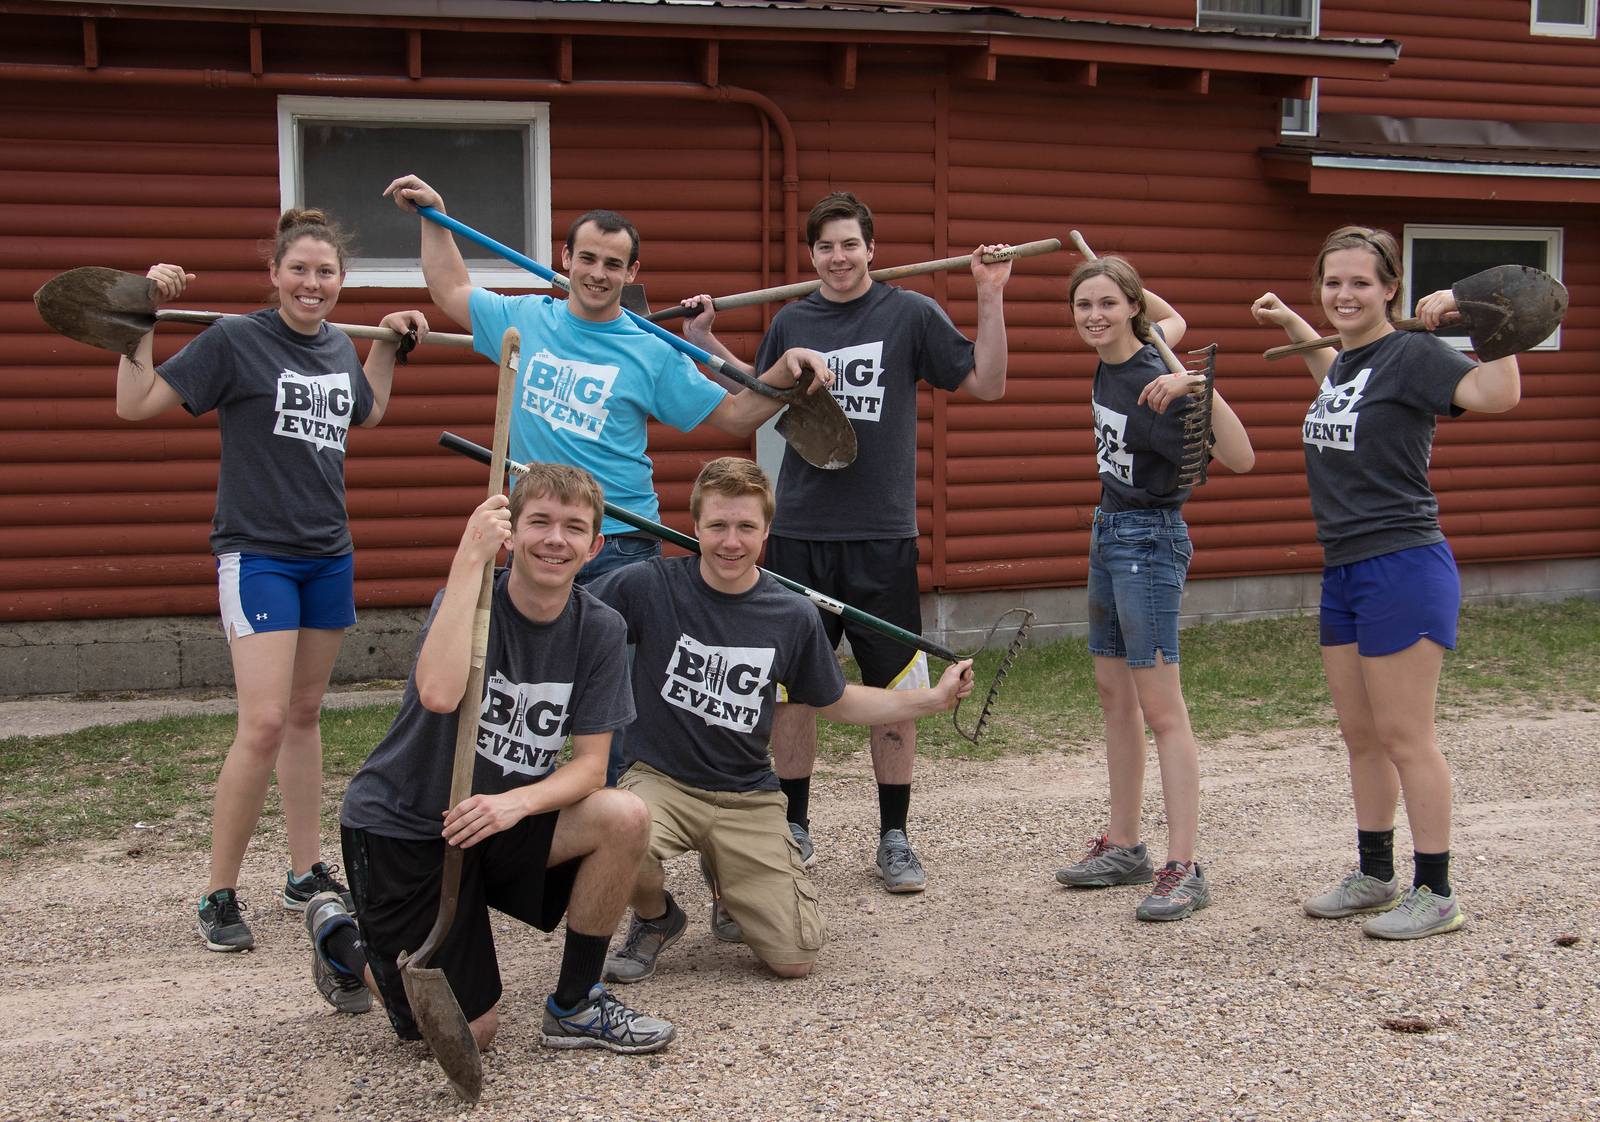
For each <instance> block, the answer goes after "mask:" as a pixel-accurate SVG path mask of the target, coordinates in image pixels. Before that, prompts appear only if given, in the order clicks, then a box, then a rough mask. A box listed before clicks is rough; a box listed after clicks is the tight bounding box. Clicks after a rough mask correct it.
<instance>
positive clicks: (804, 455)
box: [773, 371, 856, 471]
mask: <svg viewBox="0 0 1600 1122" xmlns="http://www.w3.org/2000/svg"><path fill="white" fill-rule="evenodd" d="M810 384H811V373H810V371H807V372H806V374H805V377H804V380H803V381H801V382H800V384H799V385H797V386H795V387H794V389H792V390H790V391H789V392H788V395H787V396H788V399H789V407H788V408H787V409H785V410H784V411H783V412H782V413H781V414H779V416H778V420H777V423H776V424H774V425H773V428H775V429H777V430H778V435H779V436H781V437H783V439H784V440H786V441H788V442H789V447H791V448H793V449H794V450H795V451H796V452H798V453H800V458H801V459H803V460H804V461H805V462H806V463H808V464H810V465H811V466H812V467H818V468H822V469H823V470H824V471H837V470H838V469H839V468H842V467H849V466H850V465H851V464H853V463H854V462H855V459H856V430H855V428H854V427H852V426H851V424H850V418H849V417H846V416H845V415H844V409H843V407H841V406H840V405H839V402H838V400H837V399H836V398H835V397H834V396H833V394H831V393H829V392H827V391H826V390H818V391H817V392H816V393H806V387H807V386H809V385H810Z"/></svg>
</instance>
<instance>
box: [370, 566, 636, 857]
mask: <svg viewBox="0 0 1600 1122" xmlns="http://www.w3.org/2000/svg"><path fill="white" fill-rule="evenodd" d="M509 576H510V570H509V569H502V570H500V572H499V573H498V574H497V576H496V578H495V583H494V600H493V602H492V604H491V607H490V610H489V611H490V614H489V647H488V652H487V655H486V657H485V661H484V665H483V702H482V705H481V707H480V709H479V714H478V759H477V763H476V767H475V768H474V770H473V774H472V793H473V794H474V795H497V794H500V793H501V792H504V791H510V790H513V789H515V788H517V787H526V786H527V785H528V784H530V783H537V782H539V780H541V779H543V778H544V777H545V776H547V775H549V774H550V772H551V771H552V770H554V768H555V764H556V756H557V755H558V754H559V753H560V751H561V748H562V745H564V744H565V743H566V740H567V737H568V736H587V735H589V734H591V733H599V732H611V731H613V730H615V729H619V728H622V727H623V726H624V725H626V724H627V723H628V722H629V721H631V720H633V693H632V691H631V690H630V689H629V688H628V648H627V644H626V643H625V642H624V639H623V635H624V632H625V628H624V626H623V623H622V620H621V619H620V618H619V617H618V615H617V613H616V612H614V611H612V610H611V609H610V608H608V607H606V606H605V605H604V604H602V603H600V601H598V600H596V599H595V598H594V597H593V596H590V595H589V594H588V593H587V592H585V591H584V590H583V589H581V588H574V589H573V590H572V596H571V598H570V599H569V600H568V601H567V606H566V608H565V609H563V610H562V612H561V614H560V615H559V616H557V617H556V618H555V619H553V620H551V621H550V622H549V623H536V622H534V621H533V620H531V619H529V618H528V617H527V616H525V615H523V614H522V613H521V612H519V611H517V609H516V606H515V605H514V604H512V602H511V594H510V593H509V592H508V591H507V590H506V581H507V580H508V579H509ZM443 598H444V591H443V590H442V589H441V590H440V592H439V594H438V595H437V596H435V597H434V598H433V608H432V609H431V610H430V611H429V612H428V622H427V624H426V625H424V626H423V629H422V638H423V640H424V641H426V640H427V638H428V629H429V628H430V627H432V626H433V617H434V616H435V615H436V614H437V613H438V611H439V602H440V601H441V600H442V599H443ZM456 727H457V722H456V714H455V713H435V712H433V711H432V710H430V709H428V708H426V707H425V706H424V705H423V704H422V699H421V697H419V696H418V694H417V670H416V667H415V666H413V667H412V668H411V677H410V678H409V679H408V680H407V681H406V690H405V694H404V695H403V696H402V697H401V699H400V712H399V713H398V714H397V715H396V716H395V719H394V724H392V725H390V726H389V731H388V732H387V733H386V734H384V738H383V739H382V740H380V741H379V742H378V746H377V747H376V748H374V749H373V750H372V754H371V755H370V756H368V757H367V762H366V763H364V764H362V765H361V770H360V771H358V772H356V775H355V778H354V779H352V780H350V787H349V789H348V790H346V791H345V794H344V806H343V807H342V808H341V809H340V811H339V821H340V822H341V823H342V824H344V825H346V826H349V827H351V828H353V829H360V830H370V831H371V832H372V833H374V834H381V835H382V836H384V837H390V838H403V839H406V840H410V841H429V840H432V839H434V838H437V837H438V836H439V832H440V830H441V829H442V828H443V826H444V817H443V816H444V812H445V810H446V809H447V804H448V803H449V801H450V773H451V770H452V768H453V766H454V760H455V747H456Z"/></svg>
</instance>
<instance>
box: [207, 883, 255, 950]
mask: <svg viewBox="0 0 1600 1122" xmlns="http://www.w3.org/2000/svg"><path fill="white" fill-rule="evenodd" d="M243 911H244V905H243V904H241V903H239V894H238V892H236V891H235V890H233V889H231V888H219V889H217V890H216V891H215V892H213V893H212V894H211V895H210V896H202V897H200V925H199V930H200V938H202V939H204V940H205V941H206V950H208V951H247V950H249V949H250V948H251V947H254V946H255V945H256V937H255V936H254V935H252V934H251V933H250V925H249V924H247V923H245V921H244V916H242V915H241V914H240V913H241V912H243Z"/></svg>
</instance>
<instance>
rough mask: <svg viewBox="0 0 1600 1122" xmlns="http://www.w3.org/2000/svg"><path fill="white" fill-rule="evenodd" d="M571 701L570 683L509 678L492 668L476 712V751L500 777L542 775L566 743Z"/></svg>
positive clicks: (536, 776) (549, 767)
mask: <svg viewBox="0 0 1600 1122" xmlns="http://www.w3.org/2000/svg"><path fill="white" fill-rule="evenodd" d="M571 701H572V683H571V682H513V681H510V680H509V679H507V678H506V676H505V675H504V674H501V673H500V672H499V671H496V672H495V673H494V675H493V676H492V677H491V678H490V679H489V688H488V689H487V690H485V691H484V695H483V706H482V708H481V709H479V711H478V745H477V747H478V755H480V756H482V757H483V758H484V759H486V760H488V761H489V762H490V763H492V764H496V765H498V766H499V768H500V774H502V775H510V774H511V773H512V772H514V771H516V772H521V773H522V774H523V775H530V776H533V777H534V778H538V777H540V776H542V775H545V774H546V773H548V772H549V771H550V769H551V768H552V767H553V766H554V765H555V761H556V756H557V755H559V754H560V752H561V746H562V745H563V744H564V743H566V739H567V725H568V724H569V723H570V715H569V713H568V706H569V704H570V703H571Z"/></svg>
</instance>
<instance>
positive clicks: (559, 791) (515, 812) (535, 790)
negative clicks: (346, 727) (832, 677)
mask: <svg viewBox="0 0 1600 1122" xmlns="http://www.w3.org/2000/svg"><path fill="white" fill-rule="evenodd" d="M902 692H910V691H902ZM918 692H922V691H918ZM610 756H611V734H610V733H609V732H596V733H589V734H588V735H585V736H574V737H573V738H572V759H570V760H568V761H567V762H566V763H564V764H562V765H561V766H560V767H558V768H556V770H555V771H553V772H551V773H550V774H549V775H548V776H546V777H545V778H544V779H542V780H540V781H539V782H538V783H530V784H528V785H527V786H526V787H517V788H515V789H514V790H510V791H506V792H504V793H502V794H499V795H473V796H472V797H470V798H467V799H463V800H462V801H461V802H460V803H457V804H456V805H455V806H454V807H452V808H451V809H450V811H449V812H448V813H446V814H445V816H444V840H445V841H447V842H449V843H450V844H451V845H458V846H460V847H461V848H462V849H470V848H472V847H473V846H475V845H477V844H478V843H479V842H481V841H482V840H483V839H484V838H487V837H491V836H493V835H494V834H498V833H499V832H500V831H501V830H509V829H510V828H511V827H513V826H515V825H516V824H517V823H518V822H521V821H522V820H523V819H524V818H527V817H530V816H532V815H536V814H548V813H549V812H550V811H552V810H565V809H566V808H567V807H569V806H572V805H573V804H574V803H577V802H580V801H582V800H583V799H586V798H588V797H589V796H590V795H592V794H594V793H595V792H596V791H598V790H600V789H601V788H602V787H604V786H605V785H606V761H607V760H608V759H609V758H610Z"/></svg>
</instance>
